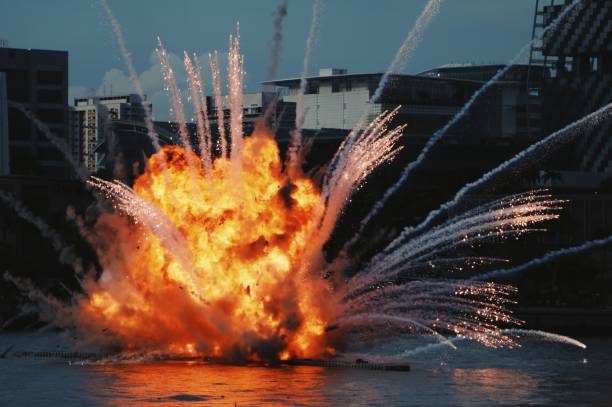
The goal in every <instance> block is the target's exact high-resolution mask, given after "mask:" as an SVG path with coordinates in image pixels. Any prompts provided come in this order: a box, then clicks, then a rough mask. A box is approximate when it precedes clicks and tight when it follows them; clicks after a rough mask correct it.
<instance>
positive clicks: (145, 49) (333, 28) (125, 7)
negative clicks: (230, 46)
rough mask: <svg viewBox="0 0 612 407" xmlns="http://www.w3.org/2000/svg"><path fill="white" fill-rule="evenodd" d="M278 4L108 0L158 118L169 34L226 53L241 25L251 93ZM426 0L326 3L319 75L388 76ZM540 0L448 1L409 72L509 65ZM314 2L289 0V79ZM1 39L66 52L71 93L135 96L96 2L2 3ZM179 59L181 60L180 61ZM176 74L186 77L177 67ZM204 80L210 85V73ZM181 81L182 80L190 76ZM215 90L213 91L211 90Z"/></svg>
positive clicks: (177, 47) (176, 47)
mask: <svg viewBox="0 0 612 407" xmlns="http://www.w3.org/2000/svg"><path fill="white" fill-rule="evenodd" d="M278 2H279V0H257V1H247V0H243V1H239V0H222V1H219V0H217V1H209V0H176V1H169V0H147V1H145V0H129V1H128V0H109V4H110V6H111V8H112V9H113V11H114V13H115V15H116V17H117V18H118V20H119V21H120V23H121V24H122V26H123V31H124V34H125V38H126V41H127V44H128V46H129V48H130V51H131V52H132V54H133V57H134V61H135V64H136V67H137V69H138V71H139V72H141V73H142V78H141V79H142V81H143V85H144V87H145V91H146V92H147V93H148V94H149V98H150V99H151V100H152V101H153V104H154V110H155V114H156V116H157V117H158V118H161V119H166V118H167V117H168V110H167V109H168V108H167V106H168V103H167V101H166V98H165V96H164V94H163V90H162V84H161V76H160V75H159V73H158V71H159V70H158V66H157V60H156V58H155V57H154V55H153V54H152V52H153V50H154V48H155V37H156V35H160V36H161V38H162V40H163V41H164V43H165V45H166V47H167V48H168V50H169V51H170V52H172V53H174V54H177V55H179V54H182V52H183V50H188V51H192V52H197V53H199V54H206V53H208V52H210V51H212V50H215V49H217V50H219V51H225V50H226V49H227V42H228V35H229V34H230V33H231V32H232V31H233V30H235V24H236V21H240V33H241V38H242V51H243V53H244V55H245V67H246V71H247V77H246V79H245V85H246V90H247V91H257V90H258V89H259V82H261V81H262V80H264V79H265V76H266V69H267V65H268V59H269V58H268V57H269V53H270V43H271V37H272V14H273V12H274V10H275V8H276V6H277V4H278ZM425 2H426V1H425V0H377V1H374V0H324V1H323V12H322V15H321V29H320V32H319V41H318V42H317V46H316V48H315V50H314V54H313V59H312V61H311V64H310V67H311V68H310V72H312V73H315V72H317V70H318V69H319V68H320V67H327V66H333V67H341V68H347V69H348V70H349V72H380V71H384V70H385V69H386V67H387V66H388V64H389V63H390V62H391V60H392V59H393V56H394V54H395V51H396V50H397V48H398V47H399V45H400V44H401V43H402V41H403V40H404V37H405V36H406V33H407V32H408V31H409V30H410V28H411V27H412V24H413V23H414V21H415V19H416V17H417V16H418V14H419V13H420V11H421V9H422V7H423V6H424V4H425ZM534 5H535V0H445V1H443V3H442V7H441V10H440V13H439V14H438V15H437V17H436V18H435V19H434V20H433V21H432V23H431V25H430V26H429V27H428V29H427V31H426V32H425V33H424V36H423V41H422V43H421V45H420V47H419V48H418V50H417V51H416V52H415V54H414V55H413V58H412V59H411V61H410V63H409V64H408V66H407V67H406V69H405V71H404V72H406V73H417V72H420V71H423V70H426V69H429V68H432V67H435V66H439V65H443V64H448V63H466V62H475V63H482V62H485V63H489V62H507V61H508V60H510V59H511V58H512V56H513V55H514V54H515V53H516V52H517V51H518V50H519V49H520V48H521V47H522V46H523V45H524V44H525V43H527V41H529V39H530V37H531V28H532V23H533V12H534ZM311 9H312V3H311V2H310V1H307V0H289V10H288V15H287V18H286V19H285V21H284V41H283V52H282V56H281V62H280V67H279V76H280V77H295V76H299V74H300V72H301V70H302V61H303V57H304V46H305V43H306V37H307V34H308V29H309V25H310V19H311ZM0 38H1V39H4V40H7V41H8V43H9V46H11V47H15V48H39V49H59V50H67V51H68V52H69V55H70V94H71V97H74V96H84V95H88V94H90V93H91V91H92V90H91V89H92V88H94V89H96V91H97V92H104V86H103V85H106V92H107V94H108V93H109V92H110V85H111V84H112V85H113V93H115V94H117V93H120V92H126V91H129V90H130V84H129V81H128V80H127V77H126V74H125V72H126V69H125V66H124V64H123V62H122V60H121V59H120V56H119V51H118V48H117V46H116V45H115V42H114V40H113V37H112V34H111V31H110V25H109V24H108V22H107V20H106V16H105V14H104V13H103V11H102V8H101V7H100V5H99V3H98V1H97V0H0ZM177 62H178V60H177ZM178 68H179V67H177V69H176V71H177V72H182V70H181V69H178ZM205 77H206V79H205V81H206V82H207V83H209V82H210V81H209V80H208V75H206V72H205ZM179 81H180V82H182V81H183V77H182V74H181V75H180V77H179ZM209 92H210V91H209Z"/></svg>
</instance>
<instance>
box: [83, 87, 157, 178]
mask: <svg viewBox="0 0 612 407" xmlns="http://www.w3.org/2000/svg"><path fill="white" fill-rule="evenodd" d="M142 105H143V102H142V101H141V100H140V97H139V96H138V95H135V94H131V95H124V96H97V97H91V98H78V99H75V101H74V125H73V126H74V128H75V129H77V137H76V138H77V140H78V149H77V151H78V153H79V155H80V157H79V161H80V162H82V163H83V164H84V166H85V167H86V168H87V169H88V170H89V171H90V172H92V173H97V172H99V171H100V170H102V169H103V168H104V163H105V157H104V156H103V154H102V152H101V151H100V150H99V149H98V146H99V145H100V144H101V143H103V142H104V140H106V137H107V134H106V132H105V129H107V128H108V127H107V126H106V123H108V122H110V121H116V120H121V121H124V122H135V123H144V118H145V110H144V109H143V106H142ZM144 105H145V108H146V109H148V110H149V112H151V109H152V106H151V103H150V102H147V101H144Z"/></svg>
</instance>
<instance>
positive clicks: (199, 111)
mask: <svg viewBox="0 0 612 407" xmlns="http://www.w3.org/2000/svg"><path fill="white" fill-rule="evenodd" d="M183 56H184V58H183V62H184V65H185V70H186V71H187V81H188V82H189V90H190V91H191V100H192V101H193V107H194V110H195V116H196V125H197V127H198V136H199V144H200V157H201V158H202V161H203V163H204V168H205V169H206V172H207V174H209V175H210V170H211V168H212V162H211V156H210V147H209V146H210V144H209V140H210V125H209V123H208V116H207V115H206V99H205V98H204V93H203V91H202V87H203V84H202V79H201V76H200V68H199V66H197V69H196V68H195V67H194V66H193V63H192V62H191V58H189V54H187V51H185V52H184V54H183ZM194 57H195V55H194ZM196 63H197V59H196ZM202 104H204V105H202Z"/></svg>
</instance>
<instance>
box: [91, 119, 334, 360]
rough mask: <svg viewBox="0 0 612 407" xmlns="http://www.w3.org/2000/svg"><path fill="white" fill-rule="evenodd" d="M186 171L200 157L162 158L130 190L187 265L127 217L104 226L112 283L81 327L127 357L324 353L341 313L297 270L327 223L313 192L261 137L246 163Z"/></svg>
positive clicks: (99, 285)
mask: <svg viewBox="0 0 612 407" xmlns="http://www.w3.org/2000/svg"><path fill="white" fill-rule="evenodd" d="M190 163H192V164H193V163H199V157H197V156H196V155H195V154H194V153H191V152H187V151H186V150H185V149H183V148H181V147H177V146H166V147H164V148H163V149H162V151H160V152H159V153H157V154H155V155H154V156H152V157H151V158H150V159H149V161H148V166H147V169H146V171H145V173H144V174H143V175H142V176H140V177H139V178H138V179H137V180H136V182H135V185H134V190H135V191H136V193H137V194H138V195H139V196H140V197H142V198H144V199H146V200H147V201H149V202H151V203H153V204H154V205H155V206H157V207H158V208H159V209H160V210H161V212H163V214H164V215H165V216H166V217H168V218H169V219H170V220H171V221H172V222H173V223H174V225H176V227H177V229H178V231H179V232H180V233H181V235H183V236H184V238H185V240H186V242H187V246H188V248H189V250H188V252H190V253H191V258H190V259H179V258H178V256H176V255H175V254H174V253H169V250H168V249H167V248H164V247H163V246H162V244H161V243H160V240H159V239H158V237H157V236H155V235H154V234H153V232H151V231H150V229H148V228H146V227H144V226H142V225H140V224H134V222H130V221H129V220H127V219H125V217H124V216H120V215H118V214H106V215H103V216H102V217H101V218H100V220H99V221H98V224H97V225H96V232H97V233H98V234H100V235H103V236H106V239H105V240H106V241H107V243H106V245H107V247H106V248H105V249H106V250H104V253H99V254H100V255H101V262H102V265H103V266H104V273H103V275H102V277H101V278H100V279H98V280H97V281H94V280H90V281H89V282H88V283H87V284H88V285H89V287H88V292H89V293H91V295H90V296H89V298H88V299H87V300H85V304H84V306H83V307H81V311H82V315H81V322H82V323H81V324H80V325H81V326H85V327H86V328H88V329H90V330H95V329H97V330H100V328H101V327H103V329H104V331H105V332H107V334H106V335H107V336H108V337H109V338H112V340H113V341H115V342H119V346H122V347H124V348H145V349H146V348H149V349H156V350H162V351H170V352H173V351H177V350H179V351H182V352H184V353H189V354H193V353H201V354H207V355H214V356H236V355H235V354H236V353H238V354H239V355H240V356H241V357H246V358H249V359H253V360H257V359H259V358H260V356H259V355H260V354H262V353H266V352H269V350H268V351H264V350H262V349H259V348H261V347H264V348H265V347H267V348H268V349H269V348H272V349H273V354H275V355H276V357H279V358H283V359H287V358H289V357H314V356H320V355H322V354H324V353H327V352H328V351H329V348H326V346H327V345H326V344H325V343H324V340H323V333H324V326H325V324H326V323H327V322H329V320H330V319H331V318H333V315H332V314H333V310H332V309H331V307H332V305H330V304H333V301H330V298H329V297H330V295H331V294H330V293H329V292H328V290H327V287H326V285H325V283H324V282H323V281H322V280H321V279H318V278H313V277H311V273H308V272H304V270H305V268H304V266H303V264H302V262H301V260H302V259H303V257H304V256H305V254H306V252H307V251H308V249H309V247H308V245H309V242H310V240H311V239H309V236H308V234H309V233H310V232H311V231H312V230H313V226H314V225H315V222H319V221H320V218H319V217H318V216H317V215H316V208H317V205H319V202H320V194H319V191H318V190H317V188H316V187H315V185H314V184H313V183H312V182H311V180H309V179H307V178H305V177H303V178H298V179H292V183H288V182H287V179H286V177H285V176H284V175H283V171H282V163H281V161H280V156H279V151H278V147H277V144H276V142H275V140H274V138H273V137H272V136H271V135H269V134H267V133H264V132H261V131H258V132H256V134H254V135H253V136H251V137H248V138H245V140H244V149H243V155H242V161H241V163H238V164H237V163H236V162H231V161H230V160H229V159H226V158H219V159H217V160H215V162H214V168H213V170H212V173H211V174H206V173H205V172H204V171H203V170H202V169H201V166H199V165H195V166H193V165H192V166H190V165H189V164H190ZM164 169H165V171H164ZM186 264H187V265H188V266H186ZM300 270H302V271H300Z"/></svg>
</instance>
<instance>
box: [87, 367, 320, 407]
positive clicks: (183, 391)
mask: <svg viewBox="0 0 612 407" xmlns="http://www.w3.org/2000/svg"><path fill="white" fill-rule="evenodd" d="M93 370H94V372H95V374H93V375H91V376H90V381H89V382H88V383H87V386H88V393H91V394H93V395H97V396H99V397H100V398H103V397H104V392H105V391H106V390H107V389H113V390H114V391H117V392H118V394H120V395H122V396H123V397H122V400H121V404H123V405H129V404H134V405H141V404H142V403H144V402H157V403H161V404H162V405H163V404H168V405H176V404H177V403H179V402H185V403H187V402H206V403H204V404H206V405H210V404H222V405H233V404H234V403H236V404H237V405H243V404H249V405H250V404H253V403H256V402H258V403H262V405H266V404H270V403H281V404H285V403H294V404H298V405H300V404H301V405H313V404H316V402H317V401H318V400H320V399H321V398H322V394H321V389H322V388H323V387H324V383H323V380H324V374H323V372H322V370H323V369H322V368H301V367H296V368H263V367H249V368H244V367H237V366H220V365H203V364H199V363H189V364H187V363H178V362H177V363H156V364H136V365H129V364H128V365H113V366H95V367H93ZM99 389H102V392H101V393H100V392H99ZM264 395H265V396H264ZM262 396H263V397H262ZM116 401H117V400H114V401H113V402H116ZM156 405H159V404H156Z"/></svg>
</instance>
